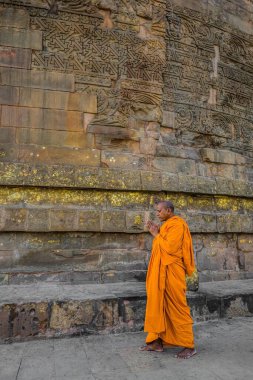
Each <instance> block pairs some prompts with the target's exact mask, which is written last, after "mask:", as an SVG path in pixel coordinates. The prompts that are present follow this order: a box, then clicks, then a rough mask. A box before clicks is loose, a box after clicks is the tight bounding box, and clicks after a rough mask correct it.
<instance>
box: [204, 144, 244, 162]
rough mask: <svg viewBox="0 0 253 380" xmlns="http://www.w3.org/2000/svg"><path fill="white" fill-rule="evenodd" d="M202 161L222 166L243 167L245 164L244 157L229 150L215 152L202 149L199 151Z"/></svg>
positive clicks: (214, 150)
mask: <svg viewBox="0 0 253 380" xmlns="http://www.w3.org/2000/svg"><path fill="white" fill-rule="evenodd" d="M200 154H201V156H202V159H203V161H208V162H217V163H222V164H231V165H243V164H245V163H246V159H245V157H243V156H242V155H241V154H239V153H235V152H231V151H229V150H217V149H211V148H202V149H201V150H200Z"/></svg>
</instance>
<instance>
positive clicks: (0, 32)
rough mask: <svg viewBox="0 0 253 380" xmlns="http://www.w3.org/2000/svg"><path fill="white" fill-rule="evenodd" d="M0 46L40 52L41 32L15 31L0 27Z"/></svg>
mask: <svg viewBox="0 0 253 380" xmlns="http://www.w3.org/2000/svg"><path fill="white" fill-rule="evenodd" d="M0 45H3V46H11V47H16V48H23V49H33V50H42V32H41V31H40V30H17V29H12V28H10V27H8V28H5V27H1V26H0Z"/></svg>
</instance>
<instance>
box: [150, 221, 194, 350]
mask: <svg viewBox="0 0 253 380" xmlns="http://www.w3.org/2000/svg"><path fill="white" fill-rule="evenodd" d="M194 269H195V265H194V255H193V247H192V239H191V234H190V231H189V228H188V226H187V224H186V222H185V221H184V220H183V219H182V218H180V217H178V216H173V217H172V218H170V219H168V220H167V221H166V222H165V223H164V224H163V225H162V227H161V228H160V232H159V234H158V235H157V236H156V237H155V238H154V240H153V246H152V255H151V258H150V262H149V267H148V273H147V280H146V289H147V305H146V316H145V324H144V331H145V332H148V335H147V338H146V343H150V342H152V341H153V340H155V339H157V338H161V339H162V341H163V343H164V344H165V345H166V344H167V345H173V346H174V345H175V346H182V347H187V348H193V347H194V339H193V332H192V324H193V320H192V317H191V314H190V309H189V307H188V306H187V301H186V281H185V274H188V275H189V276H190V275H191V274H192V273H193V272H194Z"/></svg>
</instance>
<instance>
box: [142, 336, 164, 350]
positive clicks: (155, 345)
mask: <svg viewBox="0 0 253 380" xmlns="http://www.w3.org/2000/svg"><path fill="white" fill-rule="evenodd" d="M140 351H155V352H163V343H162V340H161V339H160V338H158V339H155V340H153V341H152V342H150V343H147V344H145V345H144V346H141V347H140Z"/></svg>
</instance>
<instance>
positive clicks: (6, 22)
mask: <svg viewBox="0 0 253 380" xmlns="http://www.w3.org/2000/svg"><path fill="white" fill-rule="evenodd" d="M29 22H30V17H29V13H28V12H27V10H26V9H18V8H11V7H9V8H3V7H0V26H5V27H9V28H10V27H13V28H20V29H27V28H28V27H29Z"/></svg>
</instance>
